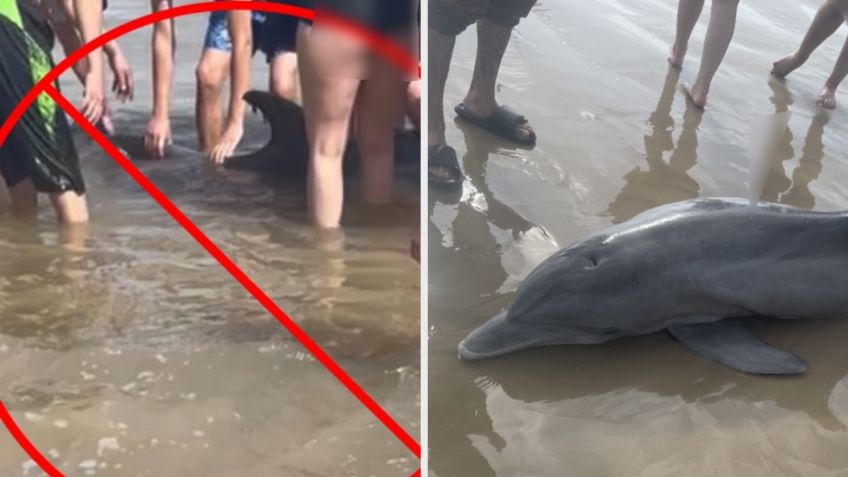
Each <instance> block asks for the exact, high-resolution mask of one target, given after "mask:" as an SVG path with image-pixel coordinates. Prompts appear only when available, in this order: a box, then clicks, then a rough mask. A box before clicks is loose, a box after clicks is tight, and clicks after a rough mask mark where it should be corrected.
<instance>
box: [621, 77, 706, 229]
mask: <svg viewBox="0 0 848 477" xmlns="http://www.w3.org/2000/svg"><path fill="white" fill-rule="evenodd" d="M679 80H680V70H679V69H677V68H674V67H671V66H669V67H668V73H666V77H665V83H664V84H663V89H662V94H661V95H660V100H659V102H658V103H657V109H656V110H654V112H653V114H651V117H650V119H649V120H648V122H649V123H650V125H651V134H650V135H647V134H646V135H645V160H646V161H648V170H647V171H643V170H642V168H641V167H636V168H635V169H633V170H632V171H630V172H628V173H627V175H625V176H624V180H625V185H624V188H623V189H622V190H621V192H619V194H618V196H616V198H615V200H614V201H613V202H612V203H611V204H610V205H609V209H608V210H607V212H608V213H609V215H611V216H612V217H613V223H621V222H624V221H627V220H629V219H632V218H633V217H634V216H636V215H638V214H639V213H640V212H643V211H645V210H648V209H652V208H654V207H657V206H660V205H663V204H667V203H669V202H677V201H681V200H687V199H693V198H695V197H698V193H699V191H700V187H699V186H698V183H697V182H696V181H695V180H694V179H692V177H690V176H689V174H688V171H689V170H690V169H692V168H693V167H694V166H695V163H697V161H698V155H697V150H698V126H699V125H700V124H701V116H702V114H703V111H702V110H699V109H697V108H693V107H687V108H686V113H685V114H684V116H683V128H682V131H681V132H680V136H679V137H678V138H677V144H675V143H674V139H673V137H672V133H673V132H674V119H673V118H672V117H671V107H672V103H673V102H674V98H675V97H679V98H680V100H681V101H685V98H684V97H682V96H680V95H677V94H675V93H676V92H677V91H678V90H679V87H678V85H679ZM669 151H670V152H671V155H670V156H669V159H668V163H666V162H665V159H663V155H664V154H665V153H666V152H669Z"/></svg>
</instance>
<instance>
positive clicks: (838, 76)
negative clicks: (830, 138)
mask: <svg viewBox="0 0 848 477" xmlns="http://www.w3.org/2000/svg"><path fill="white" fill-rule="evenodd" d="M845 76H848V38H846V39H845V45H844V46H843V47H842V52H840V53H839V58H837V60H836V64H835V65H834V66H833V72H832V73H831V74H830V77H828V78H827V81H825V83H824V88H822V90H821V92H820V93H819V98H818V100H817V101H816V103H817V104H818V105H819V106H821V107H823V108H826V109H834V108H835V107H836V88H838V87H839V83H841V82H842V80H844V79H845Z"/></svg>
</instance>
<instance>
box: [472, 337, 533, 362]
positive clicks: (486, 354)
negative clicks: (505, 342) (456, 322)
mask: <svg viewBox="0 0 848 477" xmlns="http://www.w3.org/2000/svg"><path fill="white" fill-rule="evenodd" d="M465 341H466V340H462V341H460V343H459V347H458V348H459V357H460V358H461V359H464V360H465V361H479V360H482V359H488V358H495V357H498V356H503V355H505V354H509V353H513V352H515V351H521V350H523V349H527V348H530V347H532V346H542V345H541V344H533V343H526V344H525V343H521V344H517V345H513V346H508V347H506V348H501V349H498V350H494V351H482V352H477V351H473V350H472V349H471V348H469V347H468V346H467V345H466V344H465Z"/></svg>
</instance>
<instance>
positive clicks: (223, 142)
mask: <svg viewBox="0 0 848 477" xmlns="http://www.w3.org/2000/svg"><path fill="white" fill-rule="evenodd" d="M243 1H244V0H243ZM247 1H249V0H247ZM301 1H302V0H301ZM278 3H283V2H278ZM284 3H288V4H296V2H295V1H294V0H289V1H286V2H284ZM296 29H297V19H296V18H294V17H291V16H288V15H276V14H266V13H263V12H251V11H249V10H234V11H229V12H224V11H220V12H212V13H211V15H210V16H209V25H208V27H207V30H206V38H205V40H204V45H203V53H201V57H200V61H199V62H198V65H197V71H196V74H197V99H196V106H195V108H196V112H197V134H198V141H199V146H200V150H201V151H202V152H203V153H204V154H207V155H208V156H209V159H210V160H211V161H212V162H213V163H216V164H220V163H222V162H224V161H225V160H226V159H227V158H228V157H230V156H231V155H232V154H233V151H234V150H235V148H236V146H238V144H239V142H240V141H241V139H242V135H243V133H244V130H243V122H244V114H245V110H246V108H245V102H244V101H243V100H242V97H243V96H244V94H245V93H246V92H247V90H248V88H249V86H250V61H251V57H252V55H253V53H254V51H256V50H261V51H262V52H263V53H265V56H266V59H267V62H268V67H269V70H270V72H269V74H268V89H269V90H270V91H271V92H272V93H274V94H276V95H278V96H280V97H283V98H286V99H288V100H294V99H295V96H296V95H297V90H298V87H297V56H296V54H295V53H294V38H295V32H296ZM228 77H229V78H230V102H229V108H228V111H227V116H226V118H222V108H221V94H222V92H223V88H224V83H225V81H226V80H227V78H228Z"/></svg>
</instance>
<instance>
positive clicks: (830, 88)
mask: <svg viewBox="0 0 848 477" xmlns="http://www.w3.org/2000/svg"><path fill="white" fill-rule="evenodd" d="M840 4H842V5H841V6H842V11H840V9H839V6H840ZM845 4H848V2H845V1H839V0H829V1H825V2H823V3H822V4H821V7H819V10H818V12H816V16H815V17H814V18H813V22H812V23H811V24H810V28H809V29H807V34H806V35H804V39H803V40H802V41H801V45H800V46H799V47H798V49H797V50H796V51H794V52H792V53H790V54H788V55H786V56H784V57H783V58H781V59H779V60H777V61H775V62H774V67H773V68H772V70H771V74H773V75H774V76H776V77H778V78H783V77H785V76H786V75H788V74H789V73H791V72H793V71H795V70H796V69H797V68H798V67H800V66H801V65H803V64H804V63H805V62H806V61H807V60H808V59H809V58H810V55H811V54H812V53H813V51H815V50H816V48H818V47H819V46H820V45H821V44H822V43H823V42H824V41H825V40H826V39H828V38H829V37H830V36H831V35H833V34H834V33H835V32H836V30H838V29H839V27H840V26H842V24H843V23H845V21H846V20H848V16H845V14H844V13H843V12H845V11H846V6H845ZM845 76H848V38H846V39H845V45H843V46H842V52H841V53H840V54H839V58H837V59H836V64H835V65H834V66H833V72H831V73H830V76H829V77H828V78H827V80H826V81H825V82H824V86H823V87H822V89H821V91H820V92H819V97H818V99H816V104H818V105H819V106H821V107H822V108H825V109H834V108H836V88H838V87H839V84H840V83H842V80H844V79H845Z"/></svg>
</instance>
